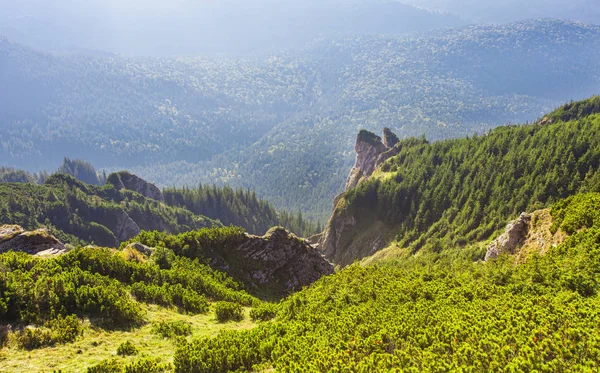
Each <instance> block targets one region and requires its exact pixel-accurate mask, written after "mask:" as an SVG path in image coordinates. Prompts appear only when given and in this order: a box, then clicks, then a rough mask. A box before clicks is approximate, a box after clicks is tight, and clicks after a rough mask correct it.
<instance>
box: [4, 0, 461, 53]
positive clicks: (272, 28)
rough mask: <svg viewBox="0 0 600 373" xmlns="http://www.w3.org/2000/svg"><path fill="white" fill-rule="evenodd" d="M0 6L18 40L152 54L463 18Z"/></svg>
mask: <svg viewBox="0 0 600 373" xmlns="http://www.w3.org/2000/svg"><path fill="white" fill-rule="evenodd" d="M0 8H1V9H2V12H1V13H2V15H1V16H0V34H3V35H6V36H8V37H10V38H11V39H13V40H16V41H19V42H21V43H25V44H29V45H33V46H36V47H38V48H43V49H46V50H47V49H52V50H59V51H68V52H74V53H86V54H92V53H93V54H96V55H102V51H106V52H111V53H118V54H122V55H127V56H131V55H137V56H156V57H165V56H181V55H184V56H191V55H236V56H245V55H249V54H257V53H265V52H272V51H275V50H281V49H290V48H294V47H299V46H302V44H304V43H306V42H308V41H311V40H312V39H314V38H315V37H317V36H319V35H323V34H329V35H331V34H347V33H360V34H362V33H373V34H377V33H386V34H402V33H407V32H415V31H424V30H429V29H436V28H443V27H449V26H456V25H460V24H463V23H464V21H463V20H461V19H460V18H459V17H456V16H451V15H447V14H441V13H440V12H432V11H428V10H424V9H418V8H415V7H412V6H409V5H406V4H402V3H399V2H397V1H391V0H319V1H317V0H226V1H220V2H212V1H195V2H194V1H187V0H175V1H164V0H162V1H140V0H128V1H102V0H89V1H85V2H77V1H73V0H51V1H41V0H21V1H18V2H13V1H6V0H4V1H2V2H1V3H0ZM105 54H106V53H105Z"/></svg>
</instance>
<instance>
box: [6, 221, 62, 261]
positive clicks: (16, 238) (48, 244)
mask: <svg viewBox="0 0 600 373" xmlns="http://www.w3.org/2000/svg"><path fill="white" fill-rule="evenodd" d="M6 251H22V252H25V253H28V254H32V255H56V254H62V253H65V252H67V251H68V249H67V247H65V245H64V244H63V243H62V242H60V241H59V240H58V239H56V237H54V236H53V235H51V234H50V233H49V232H48V231H47V230H46V229H38V230H35V231H31V232H27V231H24V230H23V228H22V227H20V226H18V225H4V226H1V227H0V253H4V252H6Z"/></svg>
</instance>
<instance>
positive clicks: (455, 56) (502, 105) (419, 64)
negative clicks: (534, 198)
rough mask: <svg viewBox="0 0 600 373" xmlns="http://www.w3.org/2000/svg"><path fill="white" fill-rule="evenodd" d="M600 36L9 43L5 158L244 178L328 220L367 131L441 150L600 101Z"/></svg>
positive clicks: (199, 178) (524, 25)
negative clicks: (163, 49) (190, 47)
mask: <svg viewBox="0 0 600 373" xmlns="http://www.w3.org/2000/svg"><path fill="white" fill-rule="evenodd" d="M599 41H600V32H599V31H598V28H597V27H595V26H589V25H585V24H580V23H572V22H567V21H555V20H544V21H526V22H520V23H515V24H509V25H501V26H468V27H463V28H456V29H450V30H445V31H443V32H428V33H425V34H416V35H411V36H377V35H363V36H337V37H323V38H321V39H319V40H317V41H315V42H312V43H310V44H309V45H308V46H307V47H305V48H304V49H302V50H296V51H289V52H281V53H276V54H273V55H270V56H268V57H256V58H246V59H229V58H219V59H217V58H194V57H181V58H173V59H171V58H124V57H118V56H112V57H106V56H89V55H88V56H86V55H79V54H73V55H69V56H61V55H56V54H47V53H44V52H40V51H35V50H32V49H30V48H27V47H24V46H22V45H19V44H15V43H11V42H9V41H7V40H4V39H3V40H2V41H1V42H0V51H1V52H0V64H1V65H2V67H3V71H5V72H6V74H3V75H2V76H1V77H0V79H1V81H0V83H1V84H2V86H3V87H5V89H3V90H2V91H0V95H1V97H0V98H1V100H0V112H1V113H2V118H1V120H2V123H3V124H2V127H1V128H0V135H1V136H2V139H3V141H2V143H1V144H2V147H1V150H0V155H2V157H3V159H5V165H7V166H15V167H17V168H24V169H26V170H28V171H31V172H33V171H39V170H40V169H50V167H52V165H54V164H57V163H58V162H60V161H61V160H62V159H63V157H65V156H68V157H70V158H82V159H86V160H88V161H90V162H91V163H92V164H94V165H95V166H96V167H98V168H100V169H107V170H110V171H118V170H120V169H130V170H132V171H133V172H134V173H136V174H138V175H140V176H141V177H144V178H145V179H147V180H150V181H152V182H155V183H157V184H159V185H161V186H170V185H173V184H176V185H178V186H184V185H189V186H195V185H197V184H198V183H199V182H202V183H205V184H206V183H215V182H216V183H219V184H220V183H229V184H231V185H232V186H241V187H243V188H250V189H253V190H255V191H256V193H257V195H258V196H259V197H261V198H265V199H267V200H269V201H270V202H271V203H273V204H274V206H275V207H276V208H277V209H278V210H287V211H298V210H301V211H303V212H304V213H305V216H307V217H308V218H310V219H311V220H312V221H314V222H316V221H317V219H320V220H321V221H324V220H325V219H326V217H327V215H328V214H329V212H330V209H331V205H330V203H331V200H332V198H333V196H334V195H336V194H337V193H338V192H340V191H341V188H342V187H343V181H344V179H345V177H346V175H347V171H348V169H349V168H350V166H351V162H352V158H353V154H352V141H353V138H354V135H355V133H356V131H357V130H358V129H359V128H360V127H366V128H367V129H369V130H372V131H373V130H378V129H380V128H381V127H384V126H387V127H390V128H391V129H392V130H393V131H394V132H396V133H397V134H398V135H399V136H400V137H401V138H404V137H407V136H419V135H422V134H425V135H426V136H427V138H429V139H431V140H436V139H440V138H447V137H457V136H463V135H467V134H472V133H474V132H478V133H483V132H485V131H486V130H487V129H489V128H491V127H493V126H496V125H498V124H505V123H507V122H513V123H514V122H524V121H526V120H533V119H535V118H537V117H539V116H540V115H541V114H542V113H543V112H547V111H549V110H551V109H552V108H554V107H556V106H558V105H559V104H561V103H563V102H566V101H568V100H570V99H572V98H582V97H584V96H588V95H590V94H592V93H594V92H595V90H596V89H597V87H598V78H597V77H598V76H599V75H598V70H599V68H598V61H599V60H600V58H598V57H599V56H598V54H597V53H598V52H597V51H599V50H600V47H599V43H600V42H599ZM523 56H527V58H523Z"/></svg>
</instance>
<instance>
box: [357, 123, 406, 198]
mask: <svg viewBox="0 0 600 373" xmlns="http://www.w3.org/2000/svg"><path fill="white" fill-rule="evenodd" d="M398 141H399V140H398V137H397V136H396V135H395V134H394V133H393V132H392V131H391V130H390V129H389V128H384V129H383V139H382V138H381V137H379V136H377V135H375V134H374V133H372V132H369V131H366V130H361V131H360V132H359V133H358V136H356V145H355V146H354V151H355V152H356V161H355V163H354V167H353V168H352V170H351V171H350V175H348V179H347V180H346V190H349V189H352V188H356V187H357V186H358V185H359V184H360V183H361V182H362V181H363V180H366V179H367V178H368V177H369V176H371V175H372V174H373V172H374V171H375V170H376V169H377V167H379V166H380V165H381V164H383V162H385V161H386V160H387V159H389V158H391V157H393V156H394V155H396V154H398V151H397V149H395V145H396V144H397V143H398Z"/></svg>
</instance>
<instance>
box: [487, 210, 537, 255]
mask: <svg viewBox="0 0 600 373" xmlns="http://www.w3.org/2000/svg"><path fill="white" fill-rule="evenodd" d="M530 223H531V215H530V214H527V213H522V214H521V215H520V216H519V217H518V218H517V219H516V220H514V221H511V222H510V223H508V225H507V226H506V229H505V230H504V233H502V234H501V235H500V237H498V238H496V239H495V240H494V241H492V242H491V243H490V245H489V246H488V249H487V252H486V254H485V260H486V261H487V260H489V259H494V258H497V257H498V256H500V255H501V254H503V253H510V254H514V253H515V250H516V249H517V247H518V246H519V245H521V244H522V243H523V242H524V241H525V239H526V238H527V235H528V232H529V225H530Z"/></svg>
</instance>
